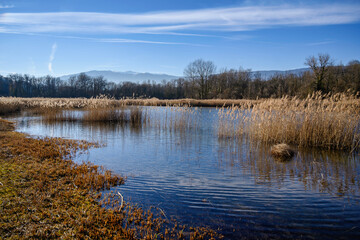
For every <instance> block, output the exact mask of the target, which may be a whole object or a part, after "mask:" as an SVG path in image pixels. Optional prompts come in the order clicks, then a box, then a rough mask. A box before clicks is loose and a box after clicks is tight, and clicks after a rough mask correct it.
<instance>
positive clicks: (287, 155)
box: [271, 143, 295, 161]
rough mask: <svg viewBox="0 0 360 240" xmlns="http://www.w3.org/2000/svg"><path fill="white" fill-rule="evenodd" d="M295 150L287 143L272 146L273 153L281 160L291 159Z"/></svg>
mask: <svg viewBox="0 0 360 240" xmlns="http://www.w3.org/2000/svg"><path fill="white" fill-rule="evenodd" d="M294 154H295V152H294V150H292V149H291V147H290V146H289V145H287V144H285V143H280V144H276V145H274V146H272V147H271V155H272V156H273V157H274V158H275V159H277V160H280V161H286V160H290V159H291V158H292V157H293V156H294Z"/></svg>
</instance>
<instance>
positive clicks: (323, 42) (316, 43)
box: [307, 41, 335, 46]
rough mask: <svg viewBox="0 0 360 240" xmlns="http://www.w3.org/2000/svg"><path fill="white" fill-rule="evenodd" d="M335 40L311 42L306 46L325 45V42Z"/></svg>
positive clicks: (328, 42)
mask: <svg viewBox="0 0 360 240" xmlns="http://www.w3.org/2000/svg"><path fill="white" fill-rule="evenodd" d="M333 43H335V41H322V42H313V43H308V44H307V46H320V45H327V44H333Z"/></svg>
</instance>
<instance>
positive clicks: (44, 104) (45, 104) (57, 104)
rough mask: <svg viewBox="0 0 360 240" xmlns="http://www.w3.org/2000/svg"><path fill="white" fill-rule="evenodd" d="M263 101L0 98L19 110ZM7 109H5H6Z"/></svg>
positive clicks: (252, 102)
mask: <svg viewBox="0 0 360 240" xmlns="http://www.w3.org/2000/svg"><path fill="white" fill-rule="evenodd" d="M261 101H262V100H235V99H205V100H197V99H176V100H160V99H157V98H151V99H120V100H115V99H113V98H108V97H106V96H100V97H97V98H90V99H86V98H16V97H0V104H3V106H6V107H9V108H10V107H11V108H12V107H13V106H16V107H17V108H18V109H34V108H58V109H93V108H110V107H122V106H132V105H139V106H191V107H229V106H232V105H236V106H241V107H243V108H251V107H253V106H254V105H256V104H258V103H260V102H261ZM4 109H5V108H4Z"/></svg>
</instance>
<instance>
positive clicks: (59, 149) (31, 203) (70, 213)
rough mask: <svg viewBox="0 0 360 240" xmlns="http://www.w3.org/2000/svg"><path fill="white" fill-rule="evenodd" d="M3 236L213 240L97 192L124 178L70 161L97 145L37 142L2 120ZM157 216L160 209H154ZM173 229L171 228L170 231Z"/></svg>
mask: <svg viewBox="0 0 360 240" xmlns="http://www.w3.org/2000/svg"><path fill="white" fill-rule="evenodd" d="M0 126H1V127H0V129H1V131H0V212H1V214H0V236H1V238H11V239H29V238H31V239H35V238H36V239H48V238H62V239H63V238H64V239H139V238H140V239H174V238H180V239H181V238H188V239H211V238H215V237H219V236H218V235H217V234H216V233H215V232H213V231H211V230H208V229H204V228H187V227H185V226H179V225H177V224H176V223H173V224H172V225H171V224H170V225H167V224H166V222H165V220H164V219H163V218H161V217H160V215H159V216H155V215H154V211H151V210H148V211H143V210H142V209H141V208H138V207H134V206H131V205H129V204H124V203H123V199H122V197H121V195H117V194H109V195H107V196H104V195H102V194H101V193H100V192H99V191H101V190H105V189H110V188H111V187H112V186H116V185H120V184H123V183H124V179H123V178H122V177H121V176H118V175H116V174H113V173H111V172H110V171H107V170H105V169H103V168H102V167H99V166H96V165H92V164H90V163H83V164H80V165H78V164H75V163H74V162H73V161H72V160H71V158H72V157H73V156H74V154H76V153H77V152H79V151H86V150H87V149H88V148H89V147H93V144H91V143H88V142H83V141H73V140H64V139H60V138H45V139H33V138H29V137H28V136H26V135H24V134H21V133H17V132H14V131H12V130H13V124H12V123H11V122H8V121H4V120H0ZM155 212H156V211H155ZM167 226H172V227H167Z"/></svg>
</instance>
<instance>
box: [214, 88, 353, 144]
mask: <svg viewBox="0 0 360 240" xmlns="http://www.w3.org/2000/svg"><path fill="white" fill-rule="evenodd" d="M359 104H360V101H359V100H358V99H356V96H354V95H346V94H336V95H333V96H331V95H322V94H321V93H315V94H312V95H309V96H308V97H307V98H306V99H302V100H301V99H297V98H289V97H283V98H281V99H267V100H264V101H263V102H261V103H259V104H257V105H255V106H254V107H253V108H252V109H251V111H237V113H236V115H235V114H234V112H235V110H236V109H235V108H234V107H233V108H230V109H228V111H227V113H226V114H227V115H226V118H220V123H219V130H218V135H219V137H223V136H231V134H229V131H231V130H232V129H233V127H232V126H230V127H229V126H228V125H227V124H228V123H227V122H226V121H229V119H230V120H231V119H232V118H234V116H233V115H235V118H236V119H235V120H237V119H239V122H238V123H237V124H238V125H240V126H245V127H243V128H242V129H244V131H239V133H237V132H234V134H233V135H234V136H239V134H241V133H245V134H246V136H248V137H249V138H250V139H253V140H259V141H262V142H265V143H283V142H285V143H288V144H294V145H298V146H300V147H320V148H327V149H339V150H343V149H344V150H345V149H346V150H350V151H354V150H356V149H359V147H360V115H359V111H360V110H359V109H360V108H358V107H360V106H359ZM219 114H220V115H222V114H224V109H220V110H219ZM224 119H225V120H224ZM229 129H230V130H229ZM230 133H231V132H230Z"/></svg>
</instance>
